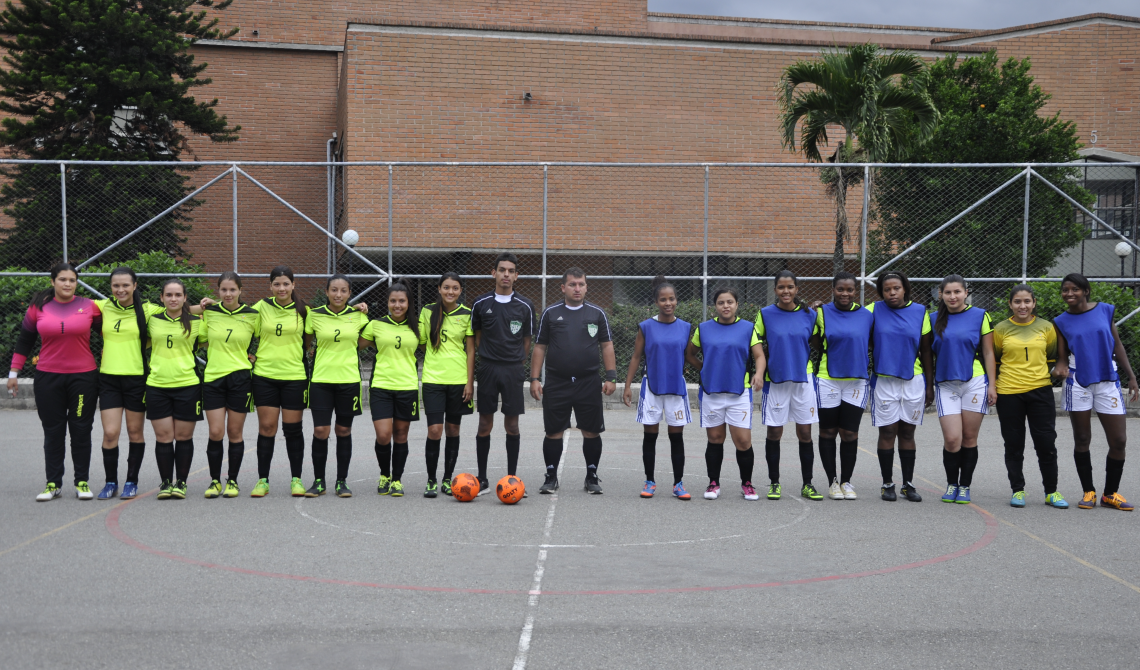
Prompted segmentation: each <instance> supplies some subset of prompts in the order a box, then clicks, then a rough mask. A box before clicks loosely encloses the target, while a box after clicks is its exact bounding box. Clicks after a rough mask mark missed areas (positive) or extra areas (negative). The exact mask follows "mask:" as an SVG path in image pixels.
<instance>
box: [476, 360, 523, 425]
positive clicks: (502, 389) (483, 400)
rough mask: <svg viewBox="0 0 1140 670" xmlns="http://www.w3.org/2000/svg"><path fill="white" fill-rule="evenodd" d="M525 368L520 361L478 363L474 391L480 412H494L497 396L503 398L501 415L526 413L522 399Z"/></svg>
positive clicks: (496, 406)
mask: <svg viewBox="0 0 1140 670" xmlns="http://www.w3.org/2000/svg"><path fill="white" fill-rule="evenodd" d="M525 378H526V368H525V367H523V364H522V363H483V362H480V363H479V369H478V371H476V373H475V380H476V381H477V382H479V384H478V388H477V390H476V391H475V396H476V398H475V399H476V402H477V404H478V405H479V413H480V414H494V413H495V410H497V409H499V397H500V396H501V397H502V399H503V415H505V416H518V415H520V414H525V413H526V402H525V400H524V399H523V381H525Z"/></svg>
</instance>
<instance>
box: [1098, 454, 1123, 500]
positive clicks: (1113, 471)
mask: <svg viewBox="0 0 1140 670" xmlns="http://www.w3.org/2000/svg"><path fill="white" fill-rule="evenodd" d="M1123 474H1124V459H1123V458H1122V459H1120V460H1116V459H1115V458H1113V457H1112V456H1108V457H1106V460H1105V463H1104V493H1103V495H1106V496H1111V495H1112V494H1114V493H1116V490H1117V489H1118V488H1120V477H1121V476H1122V475H1123Z"/></svg>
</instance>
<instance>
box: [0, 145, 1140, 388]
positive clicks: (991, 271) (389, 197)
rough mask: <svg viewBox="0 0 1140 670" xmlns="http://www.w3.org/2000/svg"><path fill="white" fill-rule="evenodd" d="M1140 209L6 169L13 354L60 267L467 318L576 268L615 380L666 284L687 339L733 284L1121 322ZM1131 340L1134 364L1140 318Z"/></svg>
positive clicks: (260, 172) (871, 173)
mask: <svg viewBox="0 0 1140 670" xmlns="http://www.w3.org/2000/svg"><path fill="white" fill-rule="evenodd" d="M1138 196H1140V164H1134V163H1092V162H1089V163H1074V164H1063V165H864V164H852V165H842V166H839V165H818V164H812V165H801V164H724V163H715V164H703V163H692V164H676V163H671V164H616V163H606V164H597V163H399V162H397V163H267V162H248V163H246V162H239V163H221V162H201V163H150V164H142V163H136V164H120V163H81V162H76V163H35V162H19V161H9V162H0V207H2V212H3V214H2V216H0V270H2V272H0V321H2V323H3V324H4V326H5V327H4V328H3V331H2V332H0V357H3V358H6V357H8V356H10V355H11V351H12V345H13V343H14V341H15V337H16V332H17V329H18V325H19V322H20V320H21V319H22V317H23V314H24V311H25V310H26V308H27V304H28V300H29V298H30V296H31V293H32V292H33V291H34V290H37V289H40V288H44V287H46V286H47V279H46V278H45V277H46V274H47V272H46V271H47V270H48V268H49V267H50V266H51V265H52V264H53V263H55V262H58V261H60V260H65V259H66V260H70V261H72V262H75V263H77V264H78V265H80V269H81V277H80V279H81V280H82V281H83V291H85V292H87V293H89V294H91V295H98V294H107V293H108V290H107V285H108V283H109V282H108V276H109V274H108V273H109V272H110V270H111V269H112V268H114V267H115V266H118V265H121V264H126V265H130V266H131V267H133V268H134V269H135V270H136V272H138V273H139V275H140V277H141V281H142V283H143V288H144V293H147V294H148V297H149V298H150V299H151V300H155V301H157V297H158V296H157V292H158V283H159V282H160V281H161V278H162V277H166V276H171V275H174V276H180V277H183V278H184V279H187V280H188V288H189V292H190V294H191V296H190V297H191V299H194V300H196V299H198V298H199V297H201V296H202V295H205V294H208V293H209V292H210V291H212V286H213V278H214V277H216V276H217V274H218V273H220V272H222V271H226V270H236V271H238V272H239V273H240V274H241V275H242V276H243V278H245V293H246V296H247V300H249V301H250V302H252V301H253V300H255V299H257V298H260V297H263V296H265V295H267V294H268V281H267V277H268V273H269V271H270V269H271V268H272V267H274V266H276V265H288V266H290V267H291V268H292V269H293V270H294V272H295V274H296V276H297V279H298V287H299V289H300V292H301V295H302V296H303V297H304V298H305V299H306V300H307V301H309V302H310V303H311V304H321V303H323V302H324V294H323V289H324V285H325V281H326V278H327V277H329V276H330V275H331V274H332V273H334V272H340V273H344V274H347V275H349V276H350V277H351V279H352V284H353V291H354V294H355V295H356V298H355V299H357V300H363V301H367V302H369V303H370V306H372V305H375V307H376V311H375V312H373V313H374V314H382V313H383V311H384V307H385V304H384V301H385V297H384V291H383V289H384V287H386V285H387V284H388V283H389V282H390V281H391V280H392V279H393V278H404V281H405V282H406V283H408V284H409V285H410V287H411V289H412V292H413V294H414V295H413V300H414V302H415V304H417V305H424V304H427V303H429V302H432V301H433V300H434V299H435V298H436V296H437V292H436V283H437V280H438V277H439V275H440V274H441V273H442V272H445V271H455V272H458V273H459V274H460V275H462V276H463V277H464V279H465V280H466V286H465V294H464V299H465V300H466V301H467V302H468V303H469V302H470V301H471V300H472V299H473V298H474V297H475V296H476V295H478V294H480V293H483V292H485V291H489V290H491V288H492V283H491V271H492V270H493V265H494V259H495V256H496V255H497V254H498V253H499V252H501V251H511V252H513V253H515V254H516V255H517V256H518V257H519V260H520V263H519V271H520V275H521V279H520V281H519V284H518V290H519V291H520V292H521V293H522V294H524V295H526V296H528V297H530V298H531V299H532V300H533V301H534V302H535V304H536V305H538V306H542V307H545V306H547V305H550V304H553V303H555V302H557V301H558V300H559V299H560V296H561V294H560V279H561V277H562V274H563V273H564V272H565V271H566V270H567V269H568V268H570V267H575V266H576V267H580V268H582V269H584V270H585V271H586V273H587V275H588V278H589V290H588V298H587V299H588V300H590V301H591V302H594V303H595V304H598V305H599V306H601V307H603V308H604V309H605V310H606V311H607V313H608V314H609V315H610V320H611V325H612V328H613V331H614V339H615V346H616V349H617V354H618V367H619V370H624V367H625V365H626V364H627V363H628V360H629V355H630V352H631V351H632V346H633V339H634V337H635V335H636V332H637V323H638V322H639V321H640V320H642V319H644V318H647V317H649V316H651V315H652V314H654V313H655V308H654V307H653V306H652V299H651V290H650V286H651V282H652V279H653V277H654V276H657V275H663V276H665V277H667V278H668V279H669V280H670V281H671V282H672V283H674V284H675V286H676V288H677V294H678V298H679V300H680V303H681V304H680V307H679V310H678V312H679V314H680V315H681V316H682V317H683V318H685V319H686V320H689V321H692V322H697V321H699V320H701V319H704V318H709V317H710V316H711V313H712V312H711V308H710V306H709V298H710V297H711V293H712V291H713V290H714V289H715V288H716V287H717V286H719V285H722V284H728V285H730V286H732V287H733V288H735V289H736V290H737V291H738V293H739V295H740V297H741V302H742V309H741V313H742V315H743V316H745V317H746V318H752V317H753V316H754V314H755V311H756V309H758V308H759V307H761V306H763V305H767V304H770V303H771V302H773V300H774V294H773V290H772V278H773V276H774V275H775V274H776V273H777V272H779V271H781V270H785V269H788V270H791V271H792V272H794V273H796V274H797V275H798V276H799V277H800V294H801V297H802V298H803V299H805V300H806V301H808V302H812V301H816V300H820V301H826V300H828V299H829V296H830V284H831V282H830V279H831V277H832V276H833V275H834V273H835V271H836V270H837V269H844V270H846V271H849V272H852V273H853V274H855V275H856V276H857V277H859V278H860V281H861V282H862V292H863V302H869V301H872V300H875V299H877V296H876V293H875V290H874V281H875V278H876V277H877V276H879V275H881V274H882V273H883V272H884V271H886V270H897V271H900V272H903V273H905V274H907V275H908V276H910V277H912V278H913V292H912V293H913V295H912V297H913V299H914V300H915V301H917V302H921V303H925V304H928V305H930V306H931V307H933V306H934V304H935V300H936V289H937V284H938V282H939V281H940V280H941V278H942V277H944V276H945V275H947V274H951V273H956V274H961V275H963V276H965V277H967V278H968V279H969V281H970V283H971V289H972V294H973V295H972V299H973V301H974V303H975V304H977V305H979V306H982V307H984V308H986V309H987V310H991V311H994V312H997V313H999V314H1004V312H1005V311H1006V305H1005V300H1004V296H1005V295H1006V293H1007V292H1008V289H1009V287H1010V286H1011V285H1013V284H1014V283H1018V282H1020V281H1022V280H1024V279H1028V280H1030V281H1040V282H1041V284H1040V289H1039V294H1040V310H1039V311H1040V313H1041V315H1042V316H1044V317H1046V318H1051V317H1052V316H1055V315H1056V313H1058V312H1059V311H1060V310H1061V309H1063V308H1064V305H1063V303H1062V302H1061V300H1060V297H1059V279H1060V278H1061V277H1063V276H1064V275H1065V274H1067V273H1069V272H1081V273H1083V274H1085V275H1086V276H1088V277H1089V278H1090V279H1092V280H1093V281H1094V283H1095V286H1096V288H1095V295H1094V298H1096V299H1101V300H1105V301H1107V302H1112V303H1114V304H1116V305H1117V312H1118V315H1119V317H1125V316H1126V315H1129V314H1131V313H1132V312H1133V311H1134V310H1135V309H1136V307H1137V301H1136V298H1135V287H1136V286H1137V285H1138V282H1137V253H1136V251H1137V250H1140V247H1137V245H1136V239H1137V233H1138V230H1137V225H1136V224H1137V214H1138V210H1137V207H1138V203H1140V197H1138ZM348 231H354V232H355V235H352V234H349V235H347V236H346V233H347V232H348ZM346 240H347V241H352V242H354V243H353V244H352V245H350V244H347V243H346ZM354 240H355V241H354ZM837 243H839V245H841V248H837ZM1121 332H1122V336H1123V337H1124V339H1125V343H1126V347H1127V348H1128V350H1129V351H1130V352H1137V351H1140V319H1136V320H1131V321H1124V322H1123V323H1122V324H1121ZM96 345H97V343H96ZM366 366H367V363H366ZM30 369H31V366H29V370H26V371H25V372H30Z"/></svg>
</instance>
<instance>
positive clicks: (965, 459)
mask: <svg viewBox="0 0 1140 670" xmlns="http://www.w3.org/2000/svg"><path fill="white" fill-rule="evenodd" d="M958 453H959V454H961V455H962V474H960V475H959V476H958V484H960V485H962V486H970V485H971V484H973V483H974V468H976V467H978V448H977V447H970V448H969V449H967V448H966V447H962V450H961V451H959V452H958Z"/></svg>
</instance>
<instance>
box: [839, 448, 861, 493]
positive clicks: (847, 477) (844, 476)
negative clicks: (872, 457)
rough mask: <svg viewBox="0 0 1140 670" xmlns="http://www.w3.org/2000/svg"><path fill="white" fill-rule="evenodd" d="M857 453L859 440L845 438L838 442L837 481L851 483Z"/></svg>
mask: <svg viewBox="0 0 1140 670" xmlns="http://www.w3.org/2000/svg"><path fill="white" fill-rule="evenodd" d="M858 455H859V440H852V441H850V442H847V441H846V440H843V441H840V442H839V483H840V484H849V483H851V475H853V474H855V459H856V457H858Z"/></svg>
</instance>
